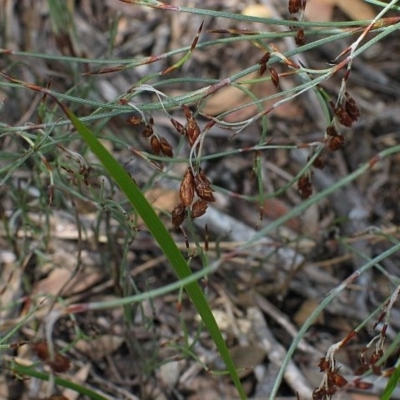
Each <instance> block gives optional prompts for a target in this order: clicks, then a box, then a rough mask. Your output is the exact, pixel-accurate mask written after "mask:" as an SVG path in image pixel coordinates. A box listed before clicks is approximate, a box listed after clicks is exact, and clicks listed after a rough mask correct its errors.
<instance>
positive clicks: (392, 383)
mask: <svg viewBox="0 0 400 400" xmlns="http://www.w3.org/2000/svg"><path fill="white" fill-rule="evenodd" d="M399 380H400V364H398V365H397V367H396V369H395V371H394V372H393V374H392V376H391V377H390V378H389V380H388V383H387V384H386V387H385V390H384V391H383V393H382V396H381V400H390V399H391V398H392V393H393V392H394V390H395V389H396V386H397V385H398V383H399Z"/></svg>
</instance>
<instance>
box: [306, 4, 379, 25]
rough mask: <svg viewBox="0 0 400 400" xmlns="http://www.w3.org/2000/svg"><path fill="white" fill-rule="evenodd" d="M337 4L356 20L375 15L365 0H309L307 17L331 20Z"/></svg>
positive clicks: (314, 19)
mask: <svg viewBox="0 0 400 400" xmlns="http://www.w3.org/2000/svg"><path fill="white" fill-rule="evenodd" d="M335 6H336V7H339V8H340V9H341V10H342V11H343V12H344V13H345V14H346V15H347V16H348V17H349V18H350V19H352V20H354V21H355V20H368V19H373V18H374V17H375V12H374V10H373V8H372V7H371V6H370V5H369V4H366V3H365V2H364V1H363V0H351V1H349V0H309V1H308V2H307V7H306V14H305V15H306V18H307V19H308V20H309V21H321V22H326V21H331V20H332V15H333V8H334V7H335Z"/></svg>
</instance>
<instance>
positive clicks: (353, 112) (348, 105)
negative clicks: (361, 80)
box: [326, 92, 360, 151]
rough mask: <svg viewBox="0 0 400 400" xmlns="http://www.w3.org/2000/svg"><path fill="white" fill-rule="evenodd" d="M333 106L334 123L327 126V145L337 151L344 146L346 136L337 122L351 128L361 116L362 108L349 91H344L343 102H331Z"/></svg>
mask: <svg viewBox="0 0 400 400" xmlns="http://www.w3.org/2000/svg"><path fill="white" fill-rule="evenodd" d="M331 106H332V109H333V114H334V118H333V121H332V123H331V124H330V125H329V126H328V127H327V128H326V146H327V147H328V149H329V150H331V151H337V150H339V149H341V148H342V147H343V146H344V136H343V135H342V134H340V133H339V132H338V131H337V129H336V128H335V122H337V123H339V124H340V125H343V126H345V127H348V128H350V127H351V126H352V125H353V123H354V122H355V121H357V120H358V118H359V117H360V109H359V108H358V106H357V103H356V102H355V100H354V99H353V97H351V96H350V94H349V92H345V93H344V96H343V100H342V102H341V104H339V105H333V104H331Z"/></svg>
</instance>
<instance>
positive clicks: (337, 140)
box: [327, 135, 344, 151]
mask: <svg viewBox="0 0 400 400" xmlns="http://www.w3.org/2000/svg"><path fill="white" fill-rule="evenodd" d="M327 146H328V149H329V150H330V151H337V150H339V149H341V148H342V147H343V146H344V136H343V135H336V136H329V137H328V139H327Z"/></svg>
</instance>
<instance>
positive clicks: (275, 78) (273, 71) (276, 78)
mask: <svg viewBox="0 0 400 400" xmlns="http://www.w3.org/2000/svg"><path fill="white" fill-rule="evenodd" d="M268 70H269V74H270V76H271V81H272V83H273V84H274V85H275V87H276V88H278V87H279V75H278V72H277V71H276V69H275V68H273V67H270V66H268Z"/></svg>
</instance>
